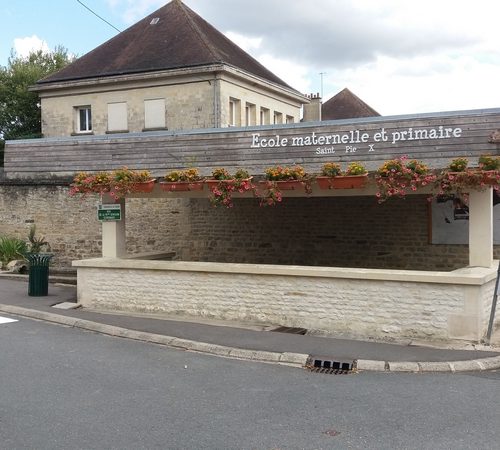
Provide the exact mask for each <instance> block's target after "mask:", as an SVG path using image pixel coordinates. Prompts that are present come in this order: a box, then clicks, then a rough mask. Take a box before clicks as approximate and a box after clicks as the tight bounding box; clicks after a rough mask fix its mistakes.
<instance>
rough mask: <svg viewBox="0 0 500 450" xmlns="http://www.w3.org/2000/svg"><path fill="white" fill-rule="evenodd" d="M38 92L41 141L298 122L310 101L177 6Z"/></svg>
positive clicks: (38, 87) (80, 61)
mask: <svg viewBox="0 0 500 450" xmlns="http://www.w3.org/2000/svg"><path fill="white" fill-rule="evenodd" d="M34 90H36V91H37V92H38V93H39V95H40V99H41V109H42V133H43V135H44V137H47V138H50V137H57V136H70V135H92V134H94V135H102V134H110V133H129V132H130V133H140V132H143V131H151V130H185V129H196V128H219V127H229V126H236V127H238V126H250V125H269V124H282V123H295V122H298V121H299V120H300V110H301V106H302V104H303V103H308V99H307V98H306V97H305V96H304V95H302V94H300V93H299V92H297V91H296V90H295V89H293V88H292V87H290V86H288V85H287V84H286V83H285V82H284V81H283V80H281V79H280V78H278V77H277V76H276V75H274V74H273V73H272V72H270V71H269V70H268V69H267V68H265V67H264V66H263V65H262V64H260V63H259V62H258V61H256V60H255V59H254V58H253V57H251V56H250V55H249V54H248V53H246V52H244V51H243V50H242V49H241V48H239V47H238V46H237V45H236V44H234V43H233V42H232V41H230V40H229V39H228V38H227V37H226V36H224V35H223V34H222V33H221V32H219V31H218V30H216V29H215V28H214V27H213V26H212V25H210V24H209V23H208V22H206V21H205V20H204V19H202V18H201V17H200V16H199V15H197V14H196V13H195V12H194V11H192V10H191V9H190V8H189V7H187V6H186V5H185V4H184V3H182V1H181V0H173V1H171V2H170V3H168V4H167V5H165V6H164V7H162V8H160V9H158V10H157V11H155V12H153V13H152V14H150V15H149V16H147V17H145V18H144V19H142V20H140V21H139V22H138V23H136V24H135V25H133V26H131V27H130V28H128V29H127V30H125V31H123V32H121V33H120V34H118V35H117V36H115V37H114V38H112V39H110V40H109V41H108V42H105V43H104V44H102V45H101V46H99V47H97V48H96V49H94V50H92V51H91V52H89V53H88V54H86V55H84V56H82V57H81V58H79V59H78V60H76V61H75V62H73V63H72V64H70V65H69V66H67V67H65V68H64V69H62V70H60V71H59V72H57V73H55V74H52V75H50V76H48V77H46V78H45V79H43V80H40V81H39V82H38V83H37V85H36V86H35V87H34Z"/></svg>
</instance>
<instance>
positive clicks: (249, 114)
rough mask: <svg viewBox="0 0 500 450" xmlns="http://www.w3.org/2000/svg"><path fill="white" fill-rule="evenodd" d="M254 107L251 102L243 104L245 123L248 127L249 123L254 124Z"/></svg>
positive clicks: (255, 118)
mask: <svg viewBox="0 0 500 450" xmlns="http://www.w3.org/2000/svg"><path fill="white" fill-rule="evenodd" d="M256 120H257V117H256V108H255V105H253V104H252V103H247V104H246V105H245V125H246V126H247V127H248V126H250V125H256Z"/></svg>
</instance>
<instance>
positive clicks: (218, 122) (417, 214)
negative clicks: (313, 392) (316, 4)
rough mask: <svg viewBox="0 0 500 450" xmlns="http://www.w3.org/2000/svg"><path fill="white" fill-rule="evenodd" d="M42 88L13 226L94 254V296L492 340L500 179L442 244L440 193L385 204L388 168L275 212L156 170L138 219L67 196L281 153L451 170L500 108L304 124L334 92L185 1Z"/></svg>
mask: <svg viewBox="0 0 500 450" xmlns="http://www.w3.org/2000/svg"><path fill="white" fill-rule="evenodd" d="M167 20H170V21H173V22H169V23H170V25H171V26H170V27H168V28H169V30H175V32H173V31H170V32H169V33H167V35H165V36H164V38H165V42H166V47H167V48H169V49H170V50H176V52H177V55H175V53H172V54H170V56H169V57H168V58H167V57H166V56H165V58H156V54H161V53H162V51H163V50H162V49H161V47H162V45H159V42H158V41H155V40H156V38H157V36H158V34H159V33H158V31H157V30H158V28H157V27H158V26H161V25H162V24H164V23H166V21H167ZM155 27H156V28H155ZM182 30H184V31H182ZM186 30H189V31H186ZM138 36H146V37H148V40H142V39H141V40H139V39H138ZM149 40H151V42H152V44H151V46H148V42H147V41H149ZM155 42H156V43H155ZM186 42H188V43H190V45H189V46H187V47H186V46H185V45H184V44H185V43H186ZM143 47H144V50H142V48H143ZM132 55H134V59H132V58H131V56H132ZM172 55H173V56H172ZM153 62H155V63H154V64H153ZM36 89H37V90H38V91H39V92H40V96H41V100H42V110H43V113H42V114H43V115H42V119H43V131H44V134H45V136H46V137H45V138H43V139H38V140H30V141H11V142H7V145H6V158H5V175H6V177H5V179H4V180H3V181H2V182H1V183H0V216H1V217H0V218H1V221H0V233H8V234H18V235H19V234H23V233H24V232H25V231H26V230H27V229H28V228H29V225H30V224H31V223H36V224H37V227H38V229H39V231H40V232H41V233H42V234H44V235H45V236H46V238H47V240H48V241H49V242H50V243H51V245H52V249H53V251H54V252H55V253H56V255H57V257H56V259H55V264H56V265H57V266H59V267H62V268H68V267H70V264H71V261H72V260H80V261H75V262H74V265H75V267H78V279H79V281H78V284H79V288H78V289H79V294H78V295H79V298H80V300H82V302H84V304H86V305H91V306H94V307H104V308H106V307H110V308H114V309H116V308H118V309H121V308H122V309H135V310H141V311H165V312H168V313H171V314H188V315H189V314H194V315H198V316H203V317H216V318H222V319H236V320H253V321H264V322H265V321H266V320H267V321H271V322H272V323H276V324H281V325H285V326H302V327H306V328H310V329H317V330H320V331H326V332H332V331H334V332H342V333H350V334H357V335H360V336H362V337H363V336H364V337H366V336H372V337H377V338H385V337H387V338H401V337H404V338H415V337H418V338H424V339H427V338H430V339H433V338H435V339H444V340H447V339H450V340H455V339H468V340H474V341H477V340H478V339H480V338H481V336H482V335H483V332H484V325H485V322H486V311H487V307H488V301H491V293H492V289H493V284H494V277H495V274H496V270H495V269H494V268H493V266H492V262H493V236H492V224H493V207H492V192H491V188H489V190H487V191H485V192H475V193H473V194H472V195H471V203H470V205H471V209H470V217H471V230H472V231H471V232H470V233H469V237H470V239H469V244H468V243H467V242H463V243H459V244H458V245H455V244H449V243H439V244H438V245H436V243H435V242H434V241H433V239H432V235H431V234H432V226H431V225H432V224H431V221H432V219H433V216H432V214H431V211H430V208H431V207H430V206H429V202H428V201H427V192H422V193H419V194H415V195H410V196H409V197H408V198H407V199H406V200H399V202H398V201H394V202H387V203H384V204H382V205H379V204H377V201H376V198H375V191H376V186H375V183H374V180H373V177H372V178H370V180H369V182H368V184H367V185H366V186H365V188H363V189H346V190H341V189H326V190H323V189H321V188H320V186H319V184H316V183H315V182H312V183H313V185H312V190H311V192H306V191H305V190H301V191H297V190H295V191H291V192H288V193H286V195H285V197H286V198H285V199H284V201H283V203H282V204H280V205H278V206H276V207H275V208H261V207H259V202H258V200H257V199H255V198H254V197H252V195H250V193H247V194H249V195H241V196H237V198H235V199H234V203H235V205H234V208H229V209H224V208H217V209H214V208H212V207H211V206H210V203H209V201H208V196H209V195H210V193H209V191H208V189H207V188H206V187H205V188H204V192H203V191H201V192H198V193H192V192H187V193H175V192H174V193H172V192H163V191H162V190H161V189H160V187H159V185H158V183H157V184H156V186H155V190H154V191H153V192H152V193H151V194H137V195H132V196H129V197H127V198H126V199H122V200H120V207H121V208H122V211H123V214H124V216H123V217H124V218H125V217H126V220H119V221H117V222H104V223H102V224H100V223H99V222H98V220H97V217H96V208H97V205H98V204H99V203H100V201H101V200H100V199H98V198H92V197H86V198H84V199H83V200H77V199H70V198H68V197H67V194H68V183H69V180H70V179H71V174H72V173H74V172H75V171H79V170H92V171H98V170H111V169H115V168H118V167H120V166H122V165H128V166H129V167H130V168H134V169H135V168H141V169H149V170H151V171H152V172H153V174H154V175H155V176H158V177H160V176H162V175H163V174H164V173H165V171H169V170H172V169H177V168H185V167H188V166H190V165H196V166H197V167H198V168H200V171H201V172H202V174H203V175H209V174H210V173H211V171H212V170H213V169H214V168H216V167H225V168H228V169H230V170H234V169H235V168H245V169H247V170H248V171H249V172H250V174H251V175H253V176H254V177H255V181H256V183H258V179H259V177H262V174H263V173H264V171H265V169H266V168H267V167H269V166H273V165H277V164H280V165H292V164H301V165H303V166H304V168H305V169H306V170H307V171H308V172H309V173H310V174H314V173H318V172H319V171H320V168H321V166H322V164H323V163H325V162H329V161H334V162H338V163H340V164H342V166H343V168H345V166H346V165H347V164H348V163H350V162H355V161H361V162H363V163H364V164H365V165H366V167H367V168H368V169H369V170H370V171H372V172H373V171H374V170H376V169H377V167H378V166H379V165H380V164H381V163H383V162H384V161H385V160H387V159H390V158H393V157H397V156H401V155H403V154H405V155H410V156H411V157H412V158H417V159H419V160H423V161H424V162H426V163H427V164H429V166H430V167H432V168H434V169H442V168H444V167H446V165H447V164H449V161H450V160H451V158H454V157H457V156H467V157H470V158H471V159H473V160H475V162H477V159H478V157H479V155H481V154H484V153H498V152H499V151H500V150H499V147H498V145H499V144H498V141H495V140H492V139H491V138H490V135H491V133H492V132H493V131H495V130H498V129H499V128H500V122H499V121H500V110H498V109H495V110H489V111H484V110H481V111H459V112H455V113H446V114H445V113H434V114H420V115H414V116H404V117H399V118H398V117H390V118H383V117H369V118H358V119H355V120H353V121H350V120H348V119H347V120H346V119H343V120H332V121H325V122H316V121H315V122H312V123H311V122H308V121H306V122H303V123H297V122H298V118H299V116H298V114H299V109H300V106H301V104H305V105H306V107H307V106H308V105H310V104H312V103H317V104H320V101H317V100H318V99H317V98H306V97H304V96H302V95H301V94H299V93H298V92H297V91H294V90H293V89H292V88H290V87H289V86H287V85H286V84H285V83H284V82H282V81H281V80H279V79H278V78H276V77H275V76H274V75H272V74H270V73H269V72H268V71H267V70H266V69H265V68H263V67H262V66H261V65H260V64H258V63H257V62H256V61H255V60H253V59H252V58H250V57H249V56H248V55H246V54H245V53H244V52H242V51H241V50H240V49H238V48H237V47H235V46H234V44H232V43H230V41H228V40H227V39H226V38H225V37H224V36H223V35H221V34H220V33H219V32H217V31H216V30H215V29H213V27H211V26H210V25H208V24H207V23H206V22H204V21H203V19H201V18H199V17H198V16H197V15H195V14H194V13H193V12H192V11H191V10H189V8H187V7H186V6H185V5H183V4H182V2H180V1H179V0H173V1H172V2H171V3H169V4H168V5H166V6H165V7H164V8H161V9H160V10H158V11H157V12H155V13H153V14H151V15H150V16H148V17H147V18H146V19H144V20H143V21H141V22H139V23H138V24H136V25H134V26H132V27H131V28H130V29H129V30H127V31H125V32H124V33H122V34H121V35H119V36H117V37H116V38H114V39H112V40H111V41H109V42H108V43H105V44H103V45H102V46H101V47H98V48H97V49H95V50H94V51H92V52H91V53H89V54H88V55H86V56H84V57H82V58H81V59H80V60H78V61H76V62H75V63H74V64H73V65H71V66H68V67H67V68H66V69H64V70H63V71H61V72H58V73H57V74H54V75H53V76H51V77H48V78H46V79H45V80H41V81H40V83H38V85H37V88H36ZM70 94H71V95H70ZM350 97H351V101H352V99H353V96H352V95H351V96H350ZM313 100H314V102H313ZM337 100H338V99H337ZM286 122H288V123H286ZM230 125H234V126H235V127H234V128H228V126H230ZM415 130H417V131H418V136H419V137H418V138H415V137H414V135H415ZM446 130H451V131H450V132H449V133H448V131H446ZM389 137H390V138H389ZM108 201H110V199H108ZM114 206H115V205H114ZM125 213H126V214H125ZM101 232H102V233H101ZM101 250H102V253H101ZM144 253H155V254H160V255H164V254H165V253H168V254H170V255H172V256H173V259H174V261H162V260H155V261H152V260H151V255H144ZM495 253H497V254H498V248H496V249H495ZM141 254H142V255H141ZM100 255H102V256H104V257H103V258H94V259H90V260H85V261H81V260H82V259H87V258H90V257H97V256H100ZM221 263H222V264H221ZM468 265H469V266H471V267H467V268H465V269H464V267H465V266H468ZM408 269H411V270H408ZM455 269H457V270H455Z"/></svg>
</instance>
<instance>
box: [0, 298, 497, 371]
mask: <svg viewBox="0 0 500 450" xmlns="http://www.w3.org/2000/svg"><path fill="white" fill-rule="evenodd" d="M0 312H3V313H7V314H14V315H17V316H22V317H28V318H31V319H37V320H43V321H46V322H51V323H57V324H59V325H64V326H68V327H72V328H80V329H82V330H86V331H93V332H96V333H101V334H107V335H109V336H115V337H122V338H127V339H133V340H136V341H143V342H151V343H154V344H159V345H164V346H166V347H170V348H176V349H182V350H185V351H192V352H197V353H204V354H210V355H214V356H223V357H225V358H233V359H240V360H247V361H257V362H266V363H272V364H280V365H288V366H294V367H305V365H306V362H307V360H308V358H309V356H310V355H307V354H304V353H291V352H282V353H280V352H270V351H261V350H248V349H243V348H236V347H227V346H224V345H217V344H210V343H207V342H199V341H191V340H189V339H181V338H177V337H174V336H165V335H162V334H154V333H148V332H145V331H136V330H130V329H128V328H122V327H117V326H114V325H107V324H103V323H99V322H93V321H90V320H85V319H78V318H76V317H71V316H63V315H60V314H54V313H50V312H45V311H39V310H36V309H29V308H23V307H20V306H13V305H4V304H0ZM356 368H357V370H358V371H367V372H368V371H371V372H406V373H432V372H442V373H456V372H480V371H485V370H494V369H500V356H492V357H489V358H480V359H472V360H465V361H448V362H412V361H379V360H369V359H358V360H357V361H356Z"/></svg>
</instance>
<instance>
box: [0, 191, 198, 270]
mask: <svg viewBox="0 0 500 450" xmlns="http://www.w3.org/2000/svg"><path fill="white" fill-rule="evenodd" d="M98 203H99V198H98V197H97V196H92V195H89V196H88V197H86V198H83V199H82V198H78V197H75V198H71V197H69V196H68V188H67V186H60V185H59V186H57V185H53V186H50V185H21V186H20V185H0V235H8V236H14V237H18V238H21V239H26V238H27V234H28V231H29V228H30V226H31V225H32V224H36V227H37V234H40V235H43V236H45V238H46V240H47V241H48V242H49V244H50V246H51V251H52V252H54V253H55V257H54V259H53V267H54V268H57V269H59V270H63V271H64V270H72V269H71V262H72V261H73V260H79V259H86V258H92V257H99V256H100V255H101V224H100V222H99V221H98V220H97V212H96V211H97V205H98ZM187 208H189V201H187V200H181V199H174V200H167V199H150V200H147V201H145V200H141V199H130V200H128V201H127V250H128V252H129V253H130V254H134V253H141V252H155V251H158V252H175V253H176V254H180V253H182V248H183V246H184V243H185V241H186V234H185V230H186V229H187V227H186V225H185V223H184V222H185V220H186V218H187V217H188V215H187V212H186V209H187Z"/></svg>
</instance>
